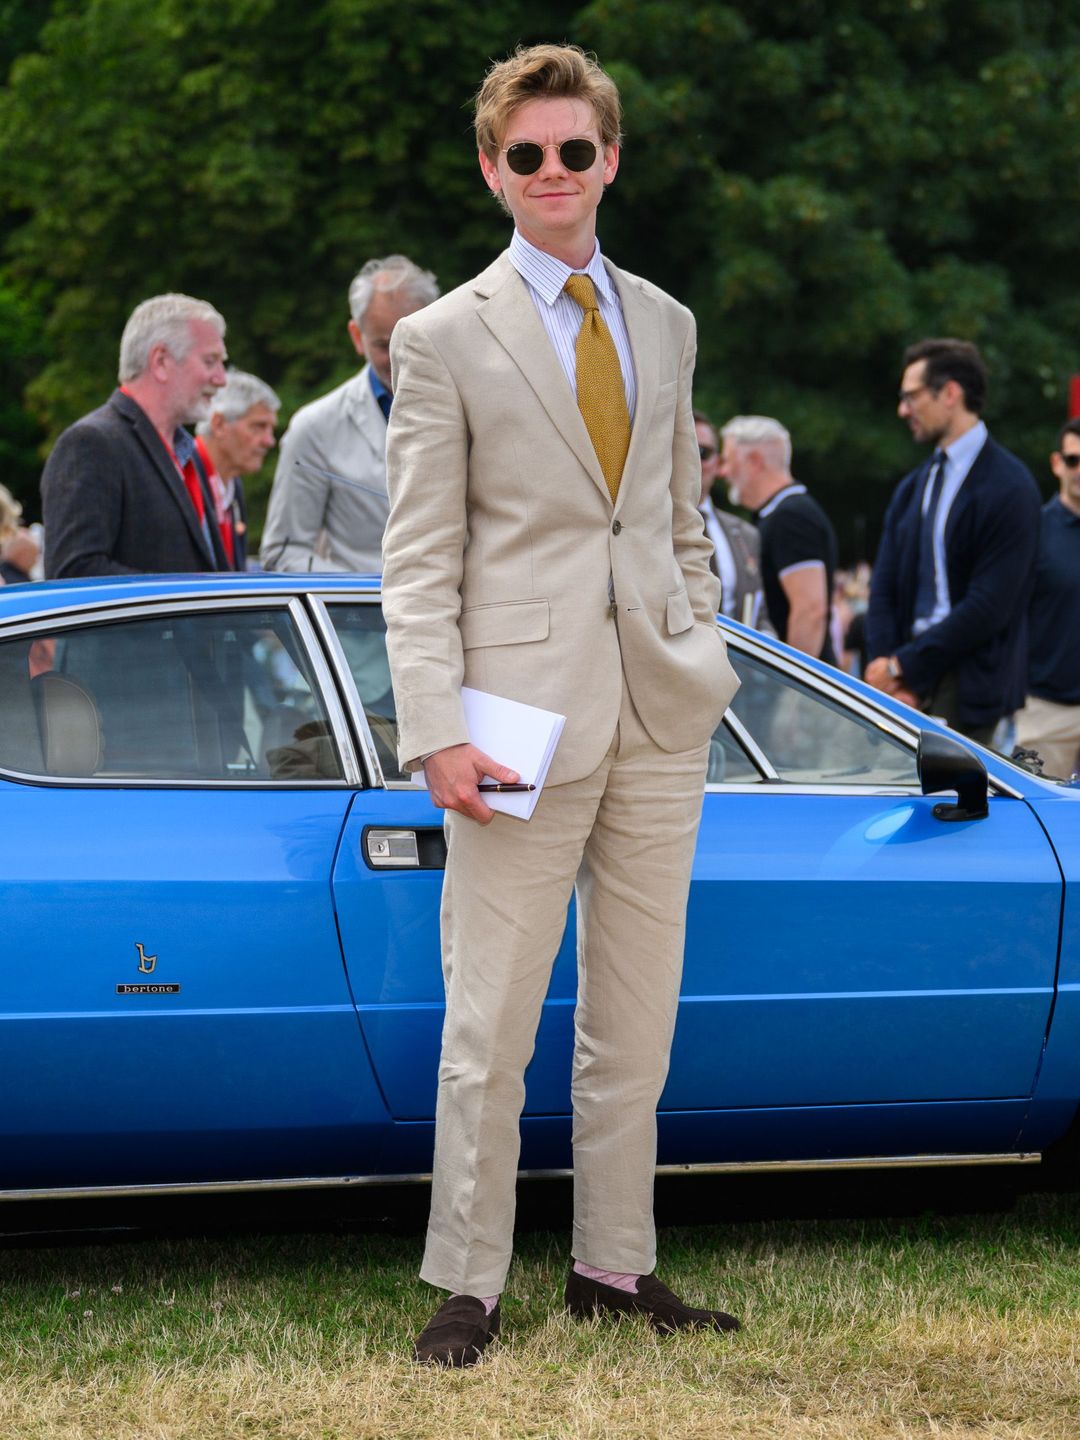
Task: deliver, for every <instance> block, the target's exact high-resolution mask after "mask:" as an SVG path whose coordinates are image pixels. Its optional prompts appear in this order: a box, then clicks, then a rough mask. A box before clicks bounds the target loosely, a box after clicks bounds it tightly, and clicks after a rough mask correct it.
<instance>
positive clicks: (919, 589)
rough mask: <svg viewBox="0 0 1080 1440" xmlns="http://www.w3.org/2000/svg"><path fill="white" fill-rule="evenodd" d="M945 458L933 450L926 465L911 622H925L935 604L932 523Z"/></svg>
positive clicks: (943, 478) (942, 477) (937, 501)
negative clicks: (917, 566) (928, 476)
mask: <svg viewBox="0 0 1080 1440" xmlns="http://www.w3.org/2000/svg"><path fill="white" fill-rule="evenodd" d="M948 463H949V457H948V456H947V455H946V454H945V451H944V450H935V451H934V454H933V457H932V459H931V462H930V478H929V479H928V480H927V482H926V489H925V490H924V491H923V503H922V523H921V525H920V527H919V570H918V577H917V580H916V584H915V619H916V620H929V619H930V616H931V615H932V614H933V613H934V606H935V605H936V604H937V581H936V576H935V570H934V524H935V521H936V520H937V513H938V506H939V505H940V504H941V492H942V489H943V488H944V484H945V467H946V465H948Z"/></svg>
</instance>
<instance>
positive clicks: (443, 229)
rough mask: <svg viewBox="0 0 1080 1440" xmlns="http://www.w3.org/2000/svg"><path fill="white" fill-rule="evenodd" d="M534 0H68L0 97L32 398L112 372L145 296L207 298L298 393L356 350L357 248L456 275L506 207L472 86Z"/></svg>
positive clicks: (61, 398) (339, 369) (447, 277)
mask: <svg viewBox="0 0 1080 1440" xmlns="http://www.w3.org/2000/svg"><path fill="white" fill-rule="evenodd" d="M549 8H550V7H549ZM527 21H528V16H527V15H525V14H524V13H517V12H516V11H515V7H514V5H513V4H512V3H511V4H509V5H506V6H504V7H501V8H500V10H499V11H496V10H495V9H494V7H487V8H486V9H485V7H483V6H481V7H480V8H479V9H475V8H473V7H470V6H465V5H461V4H459V3H456V0H411V3H408V4H405V5H401V6H398V7H396V8H395V7H392V6H387V5H385V4H382V3H376V0H315V3H309V4H301V3H296V0H154V3H153V4H147V3H145V0H90V3H82V0H66V3H65V0H57V3H56V4H55V5H54V7H53V16H52V19H51V20H50V21H49V22H48V23H47V24H46V26H45V27H44V30H43V31H42V34H41V37H40V49H39V50H38V52H37V53H29V54H26V55H24V56H22V58H21V59H19V60H18V61H17V62H16V64H15V65H14V66H13V69H12V73H11V78H10V83H9V86H8V88H7V92H6V94H5V95H4V96H3V97H2V98H0V154H2V155H3V156H4V163H3V166H2V167H0V202H6V203H7V204H8V205H10V206H12V207H14V208H16V209H18V210H21V211H22V212H23V213H24V215H25V220H24V223H22V224H21V225H19V226H18V227H17V228H16V229H15V231H14V234H13V235H12V237H11V239H10V241H9V255H10V266H11V273H12V275H13V276H14V277H15V281H16V283H17V284H19V285H20V286H21V287H23V288H24V290H25V291H26V292H27V293H36V294H40V295H42V296H43V304H44V309H45V313H46V315H47V320H46V324H45V342H46V346H47V354H48V359H47V362H46V363H45V364H44V365H43V366H42V367H41V369H40V370H39V372H38V373H37V375H36V376H35V378H34V379H33V380H32V382H31V383H30V384H29V386H28V387H27V391H26V403H27V405H28V407H29V408H30V410H31V411H32V412H33V414H34V415H35V416H36V417H38V418H39V419H40V420H41V422H42V423H43V424H44V426H45V427H46V430H47V432H48V434H49V436H50V437H54V436H55V435H56V434H57V433H58V432H59V430H60V429H62V428H63V427H64V425H66V424H68V423H69V422H70V421H71V420H72V419H74V418H75V417H77V416H78V415H80V414H82V413H84V412H85V411H86V410H88V409H90V408H92V407H93V406H94V405H96V404H99V403H100V402H101V400H102V399H103V398H104V396H105V395H107V394H108V392H109V389H110V386H111V384H112V383H113V377H114V376H115V367H116V352H117V343H118V340H119V335H120V331H121V329H122V327H123V323H124V320H125V318H126V316H127V315H128V314H129V313H130V311H131V309H132V307H133V306H134V305H135V304H136V303H137V302H138V301H139V300H141V299H143V298H145V297H146V296H147V295H152V294H155V293H158V292H162V291H166V290H183V291H186V292H188V293H190V294H194V295H199V296H202V297H204V298H206V299H208V300H210V301H211V302H212V303H214V304H215V305H217V306H218V308H219V309H220V310H221V311H222V313H223V314H224V315H225V317H226V319H227V321H228V323H229V336H228V341H229V349H230V354H231V356H232V358H233V360H234V361H235V363H236V364H238V365H240V366H241V367H243V368H246V369H252V370H254V371H256V372H258V373H259V374H261V375H263V376H264V377H265V378H266V379H267V380H269V381H270V383H272V384H273V385H275V387H276V388H277V389H278V390H279V392H280V393H281V395H282V398H283V400H284V402H285V414H286V415H287V414H288V413H289V412H290V411H291V410H292V409H293V408H295V406H296V405H297V404H299V403H301V402H302V401H304V400H307V399H310V398H312V396H313V395H314V394H315V393H317V392H318V391H319V390H321V389H323V388H325V387H326V386H327V385H329V384H331V383H336V382H337V381H339V380H341V379H343V378H344V377H345V376H346V375H347V374H348V373H349V372H350V371H351V370H352V369H354V368H355V362H356V357H355V354H354V353H353V351H352V348H351V345H350V343H349V341H348V339H347V336H346V334H345V323H346V320H347V319H348V313H347V308H346V291H347V287H348V282H349V280H350V278H351V277H352V275H353V274H354V273H355V271H356V270H357V269H358V268H359V266H360V264H362V262H363V261H364V260H365V259H367V258H368V257H369V256H371V255H382V254H386V253H388V252H393V251H404V252H405V253H407V254H409V255H411V256H413V257H414V258H415V259H416V260H417V261H419V262H420V263H421V264H423V265H425V266H428V267H430V268H432V269H434V270H435V271H436V272H437V274H438V275H439V278H440V281H441V282H442V283H443V285H444V287H445V286H447V285H449V284H455V283H457V282H459V281H460V280H462V279H464V278H465V277H466V276H467V275H468V274H469V273H470V272H471V271H472V270H474V269H475V268H477V266H478V265H479V264H481V263H482V262H484V261H485V260H486V258H488V257H490V255H491V254H492V253H493V252H494V251H495V250H496V249H497V248H498V246H499V245H500V243H501V242H502V238H503V236H504V233H505V226H504V225H503V224H502V223H501V221H500V219H499V217H498V214H497V212H496V210H495V207H494V205H493V204H492V202H491V200H490V198H489V197H488V196H487V194H486V191H485V190H484V187H483V185H482V182H481V180H480V177H479V172H478V170H477V167H476V161H475V156H474V153H473V150H472V146H471V142H470V112H469V108H468V100H469V97H470V95H471V93H472V91H473V90H475V88H476V85H477V83H478V80H479V77H480V76H481V75H482V74H483V71H484V69H485V67H486V65H487V63H488V61H489V58H490V57H491V56H492V55H495V54H500V53H502V52H503V51H504V50H505V48H506V45H507V37H509V38H510V41H511V43H513V42H514V41H516V40H517V38H518V36H519V35H521V34H526V35H527V33H528V32H527ZM0 303H2V292H0ZM269 468H270V467H268V470H269ZM263 479H264V487H263V488H265V485H266V484H268V475H266V476H264V477H263Z"/></svg>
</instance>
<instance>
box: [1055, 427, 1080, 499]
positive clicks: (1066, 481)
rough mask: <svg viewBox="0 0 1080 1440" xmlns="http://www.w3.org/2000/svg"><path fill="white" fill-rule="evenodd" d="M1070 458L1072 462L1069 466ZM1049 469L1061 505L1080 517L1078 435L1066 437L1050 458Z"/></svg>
mask: <svg viewBox="0 0 1080 1440" xmlns="http://www.w3.org/2000/svg"><path fill="white" fill-rule="evenodd" d="M1070 457H1071V458H1072V459H1073V460H1074V464H1073V465H1071V466H1070V465H1069V464H1068V461H1069V459H1070ZM1050 468H1051V470H1053V472H1054V475H1055V476H1056V478H1057V482H1058V488H1059V493H1060V495H1061V503H1062V504H1063V505H1064V506H1065V507H1066V509H1068V510H1072V511H1074V512H1075V513H1076V514H1078V515H1080V435H1066V436H1064V438H1063V439H1062V442H1061V449H1060V450H1055V451H1054V453H1053V454H1052V455H1051V456H1050Z"/></svg>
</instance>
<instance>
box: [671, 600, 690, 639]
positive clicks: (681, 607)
mask: <svg viewBox="0 0 1080 1440" xmlns="http://www.w3.org/2000/svg"><path fill="white" fill-rule="evenodd" d="M693 623H694V608H693V606H692V605H691V604H690V596H689V595H687V593H686V591H685V590H676V591H675V594H674V595H669V596H668V597H667V632H668V634H669V635H681V634H682V632H683V631H684V630H689V629H690V627H691V625H693Z"/></svg>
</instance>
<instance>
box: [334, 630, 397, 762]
mask: <svg viewBox="0 0 1080 1440" xmlns="http://www.w3.org/2000/svg"><path fill="white" fill-rule="evenodd" d="M326 608H327V611H328V613H329V615H330V618H331V620H332V621H333V625H334V629H335V630H336V631H337V636H338V639H339V640H340V641H341V648H342V650H343V651H344V652H345V659H346V660H347V661H348V665H349V669H350V671H351V672H352V677H353V681H354V683H355V685H356V691H357V694H358V695H359V696H360V703H361V704H362V705H363V707H364V715H365V716H366V717H367V722H368V728H369V729H370V731H371V738H372V740H373V741H374V743H375V750H376V752H377V754H378V756H379V763H380V765H381V766H382V772H383V777H384V778H385V779H387V780H407V779H408V778H409V777H408V776H407V775H406V774H404V773H403V771H402V770H401V768H400V766H399V765H398V753H397V742H398V728H397V712H396V711H395V709H394V691H393V689H392V687H391V684H390V663H389V661H388V660H387V658H386V621H385V620H384V619H383V614H382V610H381V609H380V607H379V606H378V605H349V604H333V603H331V604H328V605H327V607H326Z"/></svg>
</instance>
